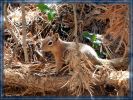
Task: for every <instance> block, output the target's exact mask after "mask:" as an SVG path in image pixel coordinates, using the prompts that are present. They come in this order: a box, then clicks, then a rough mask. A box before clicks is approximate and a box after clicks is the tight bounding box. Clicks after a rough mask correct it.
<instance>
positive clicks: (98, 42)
mask: <svg viewBox="0 0 133 100" xmlns="http://www.w3.org/2000/svg"><path fill="white" fill-rule="evenodd" d="M93 43H95V44H98V45H100V44H101V43H102V42H101V41H100V40H98V39H97V40H96V41H94V42H93Z"/></svg>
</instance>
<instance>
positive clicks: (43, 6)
mask: <svg viewBox="0 0 133 100" xmlns="http://www.w3.org/2000/svg"><path fill="white" fill-rule="evenodd" d="M37 7H38V8H39V9H40V10H41V12H47V11H48V10H49V7H48V6H47V5H45V4H42V3H41V4H38V5H37Z"/></svg>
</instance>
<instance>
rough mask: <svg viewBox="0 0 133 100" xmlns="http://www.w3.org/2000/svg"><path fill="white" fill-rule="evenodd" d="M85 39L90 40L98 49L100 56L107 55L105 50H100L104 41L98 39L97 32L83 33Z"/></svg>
mask: <svg viewBox="0 0 133 100" xmlns="http://www.w3.org/2000/svg"><path fill="white" fill-rule="evenodd" d="M82 36H83V39H84V40H89V41H90V42H91V44H92V47H93V48H94V49H95V50H96V52H97V54H98V55H99V56H100V57H103V56H104V55H106V53H105V52H103V51H102V52H100V46H101V44H102V41H101V40H99V39H98V37H97V34H94V33H89V32H87V31H85V32H83V34H82Z"/></svg>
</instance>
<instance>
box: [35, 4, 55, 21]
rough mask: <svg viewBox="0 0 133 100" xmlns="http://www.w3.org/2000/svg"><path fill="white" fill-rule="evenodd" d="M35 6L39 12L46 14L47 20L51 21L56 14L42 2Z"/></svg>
mask: <svg viewBox="0 0 133 100" xmlns="http://www.w3.org/2000/svg"><path fill="white" fill-rule="evenodd" d="M37 7H38V8H39V10H40V11H41V12H44V13H46V14H47V16H48V20H49V21H53V19H54V18H55V15H56V12H55V10H54V9H51V8H50V7H48V6H47V5H46V4H42V3H41V4H38V5H37Z"/></svg>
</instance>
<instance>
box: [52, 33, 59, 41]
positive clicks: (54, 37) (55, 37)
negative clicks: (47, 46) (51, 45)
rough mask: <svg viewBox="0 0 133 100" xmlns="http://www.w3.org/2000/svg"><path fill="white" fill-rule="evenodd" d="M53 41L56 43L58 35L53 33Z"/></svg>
mask: <svg viewBox="0 0 133 100" xmlns="http://www.w3.org/2000/svg"><path fill="white" fill-rule="evenodd" d="M53 39H54V41H57V40H58V39H59V34H58V33H55V34H54V36H53Z"/></svg>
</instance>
